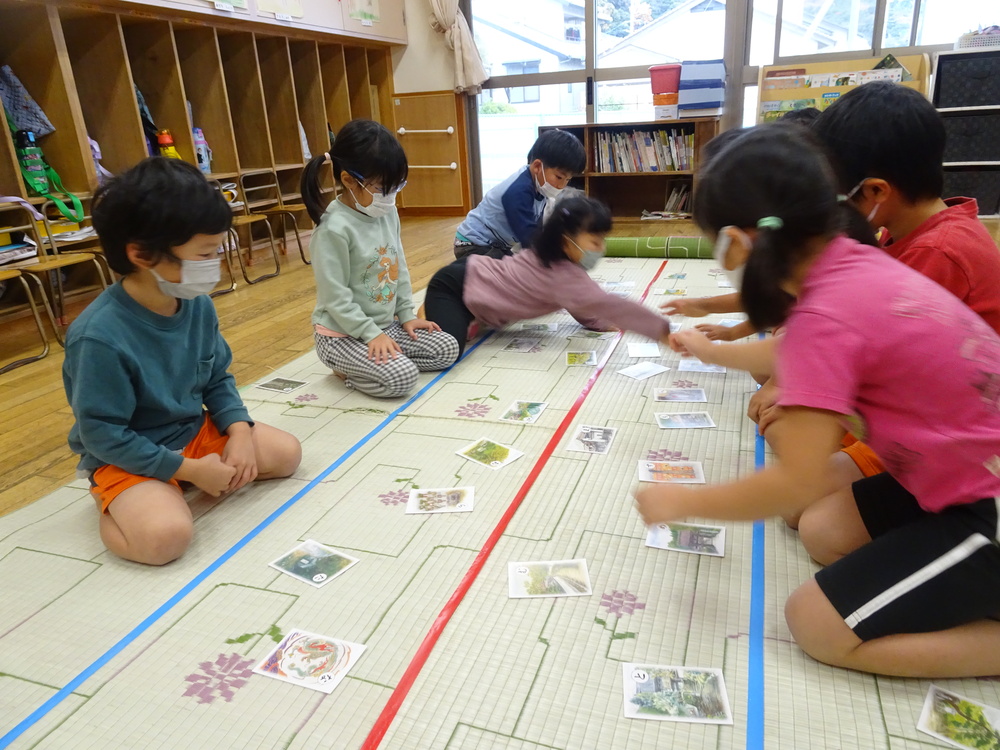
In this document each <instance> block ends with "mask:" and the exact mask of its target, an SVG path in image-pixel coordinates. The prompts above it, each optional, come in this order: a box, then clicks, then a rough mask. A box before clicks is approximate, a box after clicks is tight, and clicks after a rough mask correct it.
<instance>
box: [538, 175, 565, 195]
mask: <svg viewBox="0 0 1000 750" xmlns="http://www.w3.org/2000/svg"><path fill="white" fill-rule="evenodd" d="M537 187H538V192H539V193H541V194H542V195H544V196H545V198H546V200H548V201H549V202H550V203H552V202H554V201H555V199H556V198H558V197H559V193H561V192H562V188H557V187H556V186H555V185H550V184H549V183H548V181H547V180H546V179H545V171H544V169H543V171H542V181H541V183H539V184H538V186H537Z"/></svg>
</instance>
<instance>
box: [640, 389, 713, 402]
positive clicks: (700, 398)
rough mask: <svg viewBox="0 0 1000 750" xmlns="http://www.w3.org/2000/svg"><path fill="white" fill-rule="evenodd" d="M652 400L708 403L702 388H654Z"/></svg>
mask: <svg viewBox="0 0 1000 750" xmlns="http://www.w3.org/2000/svg"><path fill="white" fill-rule="evenodd" d="M653 400H654V401H683V402H687V403H708V397H707V396H706V395H705V389H704V388H654V389H653Z"/></svg>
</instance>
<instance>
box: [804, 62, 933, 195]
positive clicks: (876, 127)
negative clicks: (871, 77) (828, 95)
mask: <svg viewBox="0 0 1000 750" xmlns="http://www.w3.org/2000/svg"><path fill="white" fill-rule="evenodd" d="M812 130H813V131H814V132H815V133H816V135H818V136H819V139H820V141H822V143H823V145H824V146H826V149H827V151H828V154H829V157H830V162H831V163H832V164H833V168H834V171H835V172H836V174H837V182H838V185H839V188H840V192H841V193H847V192H849V191H850V190H852V189H853V188H854V187H855V186H856V185H857V184H858V183H859V182H861V181H862V180H864V179H865V178H866V177H878V178H881V179H883V180H885V181H886V182H888V183H889V184H891V185H892V186H893V187H894V188H895V189H896V190H898V191H899V192H900V193H901V194H902V196H903V197H904V198H906V199H907V200H908V201H911V202H915V201H918V200H924V199H932V198H939V197H940V196H941V193H942V192H943V191H944V170H943V168H942V162H943V161H944V143H945V130H944V122H943V121H942V119H941V115H939V114H938V113H937V110H935V109H934V105H933V104H931V103H930V102H929V101H928V100H927V99H926V98H925V97H924V96H923V94H921V93H920V92H918V91H916V90H914V89H911V88H907V87H906V86H903V85H901V84H898V83H891V82H889V81H877V82H875V83H868V84H865V85H864V86H859V87H858V88H856V89H854V90H852V91H848V92H847V93H846V94H844V95H843V96H841V97H840V98H839V99H837V101H835V102H834V103H833V104H832V105H830V107H829V108H828V109H826V110H825V111H824V112H823V113H822V114H820V116H819V118H817V120H816V122H815V123H813V126H812Z"/></svg>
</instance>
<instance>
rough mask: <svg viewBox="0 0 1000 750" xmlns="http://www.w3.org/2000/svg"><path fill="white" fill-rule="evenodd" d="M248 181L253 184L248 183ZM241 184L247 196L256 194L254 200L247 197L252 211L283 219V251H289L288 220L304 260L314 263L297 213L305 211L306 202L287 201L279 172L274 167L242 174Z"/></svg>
mask: <svg viewBox="0 0 1000 750" xmlns="http://www.w3.org/2000/svg"><path fill="white" fill-rule="evenodd" d="M248 182H250V183H252V184H247V183H248ZM240 185H241V187H242V189H243V194H244V195H245V196H250V194H251V193H252V194H253V195H254V199H253V200H252V201H251V200H250V198H249V197H248V198H247V201H248V205H250V206H252V208H251V209H250V211H251V213H254V214H260V215H262V216H267V217H271V216H277V217H278V218H280V219H281V237H280V239H279V240H278V241H279V242H280V243H281V251H282V253H286V252H287V251H286V249H285V238H286V237H287V236H288V230H287V229H286V227H285V222H286V220H287V221H289V222H291V225H292V232H294V234H295V244H296V245H298V248H299V256H300V257H301V258H302V262H303V263H305V264H306V265H307V266H308V265H312V261H311V260H309V258H308V256H306V251H305V248H304V247H303V245H302V237H301V236H300V235H299V223H298V219H297V218H296V214H300V213H303V212H305V210H306V204H305V203H297V202H287V201H286V200H285V197H284V196H283V195H282V193H281V186H280V184H279V183H278V173H277V172H275V171H274V170H273V169H272V170H268V171H264V172H254V173H249V174H244V175H240ZM290 197H294V198H299V197H300V196H299V194H298V193H295V194H294V195H293V196H290Z"/></svg>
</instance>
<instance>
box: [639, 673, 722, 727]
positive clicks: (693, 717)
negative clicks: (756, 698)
mask: <svg viewBox="0 0 1000 750" xmlns="http://www.w3.org/2000/svg"><path fill="white" fill-rule="evenodd" d="M622 686H623V688H624V701H625V718H626V719H656V720H659V721H686V722H695V723H699V724H732V723H733V714H732V711H731V710H730V708H729V696H728V695H727V694H726V683H725V680H723V678H722V670H721V669H700V668H697V667H665V666H659V665H655V664H622Z"/></svg>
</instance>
